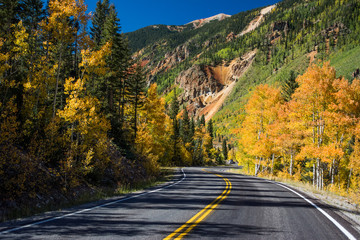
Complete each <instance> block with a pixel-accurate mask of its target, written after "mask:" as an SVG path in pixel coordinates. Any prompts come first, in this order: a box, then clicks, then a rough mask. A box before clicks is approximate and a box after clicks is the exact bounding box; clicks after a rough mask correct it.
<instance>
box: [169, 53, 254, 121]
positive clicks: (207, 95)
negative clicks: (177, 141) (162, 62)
mask: <svg viewBox="0 0 360 240" xmlns="http://www.w3.org/2000/svg"><path fill="white" fill-rule="evenodd" d="M255 53H256V51H252V52H249V53H247V54H245V55H244V56H242V57H241V58H237V59H235V60H233V61H232V62H231V63H230V64H223V65H219V66H216V67H212V66H205V67H203V68H201V67H200V66H199V65H194V66H192V67H191V68H189V69H188V70H185V71H183V72H181V73H180V74H179V76H178V77H177V78H176V79H175V83H176V84H177V85H178V86H179V87H180V88H182V89H183V90H184V92H183V93H182V94H181V95H180V96H179V99H180V103H183V102H187V103H188V111H189V113H190V114H192V115H197V114H199V113H203V114H206V113H208V112H210V110H211V108H209V109H208V110H207V111H206V112H204V111H203V109H205V108H206V107H207V106H208V105H209V104H212V103H213V102H214V100H216V99H217V100H219V96H218V95H219V94H221V95H223V94H224V89H226V88H227V87H228V86H230V85H233V84H232V83H233V82H234V81H236V80H237V79H238V78H239V77H240V76H241V75H242V74H243V73H244V72H245V70H246V69H247V68H248V67H249V66H250V64H251V63H252V60H253V59H254V57H255ZM230 91H231V90H230ZM230 91H229V93H230ZM223 100H225V99H223Z"/></svg>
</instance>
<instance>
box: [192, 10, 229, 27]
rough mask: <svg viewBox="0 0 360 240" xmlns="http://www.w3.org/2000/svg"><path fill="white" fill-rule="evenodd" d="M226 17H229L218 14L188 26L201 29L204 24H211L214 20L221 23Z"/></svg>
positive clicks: (195, 21)
mask: <svg viewBox="0 0 360 240" xmlns="http://www.w3.org/2000/svg"><path fill="white" fill-rule="evenodd" d="M228 17H231V15H227V14H223V13H220V14H218V15H215V16H212V17H209V18H203V19H199V20H194V21H192V22H190V23H188V24H192V25H193V26H194V28H195V29H196V28H199V27H202V26H204V25H205V24H207V23H209V22H211V21H214V20H218V21H222V20H224V19H226V18H228Z"/></svg>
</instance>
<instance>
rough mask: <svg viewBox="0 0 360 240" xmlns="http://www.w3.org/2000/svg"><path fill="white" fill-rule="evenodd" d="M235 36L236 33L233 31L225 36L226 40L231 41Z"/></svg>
mask: <svg viewBox="0 0 360 240" xmlns="http://www.w3.org/2000/svg"><path fill="white" fill-rule="evenodd" d="M235 38H236V35H235V33H234V32H231V33H229V34H228V35H227V36H226V41H227V42H231V41H232V40H234V39H235Z"/></svg>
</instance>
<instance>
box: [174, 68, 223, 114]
mask: <svg viewBox="0 0 360 240" xmlns="http://www.w3.org/2000/svg"><path fill="white" fill-rule="evenodd" d="M175 83H176V84H178V85H179V87H181V88H182V89H184V93H183V94H182V96H181V98H182V101H185V102H192V101H196V102H197V103H198V105H199V107H200V106H201V105H203V104H202V101H201V103H200V101H198V100H195V99H196V98H198V97H200V96H202V95H209V94H212V93H217V92H218V91H220V90H221V89H222V88H223V85H222V84H221V83H219V82H218V81H217V80H216V79H215V78H214V77H213V76H212V75H207V74H206V72H205V71H204V70H203V69H201V68H200V66H199V65H195V66H193V67H191V68H189V69H188V70H186V71H183V72H181V73H180V74H179V76H178V77H177V78H176V80H175Z"/></svg>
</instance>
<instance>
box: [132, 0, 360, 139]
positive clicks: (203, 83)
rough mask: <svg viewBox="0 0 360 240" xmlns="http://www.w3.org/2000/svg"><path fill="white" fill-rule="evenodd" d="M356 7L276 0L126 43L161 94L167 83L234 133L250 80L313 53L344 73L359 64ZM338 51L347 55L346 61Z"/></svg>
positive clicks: (290, 67) (289, 68) (350, 0)
mask: <svg viewBox="0 0 360 240" xmlns="http://www.w3.org/2000/svg"><path fill="white" fill-rule="evenodd" d="M359 9H360V7H359V2H358V1H356V0H347V1H338V0H320V1H315V0H308V1H300V0H284V1H282V2H279V3H278V4H277V5H276V6H268V7H264V8H259V9H254V10H251V11H247V12H242V13H239V14H236V15H234V16H231V17H228V18H226V19H224V20H222V21H211V22H210V23H208V24H206V25H203V26H202V27H200V28H197V29H196V28H193V27H191V26H189V25H185V26H182V27H181V28H182V30H181V31H178V30H176V31H172V32H171V33H170V32H166V31H169V29H168V30H166V31H165V33H164V34H159V35H158V36H157V40H154V41H152V42H151V41H149V44H147V45H142V46H143V47H142V48H141V49H140V45H138V46H136V47H134V48H133V50H134V56H135V57H136V58H137V59H138V60H140V61H142V63H143V65H145V66H146V69H147V71H148V73H147V78H148V81H149V82H157V84H158V86H159V92H162V93H164V94H165V95H167V94H169V93H170V94H171V93H172V89H173V88H174V87H175V86H176V87H177V88H180V89H181V92H182V93H181V94H180V96H179V98H180V100H181V103H182V104H183V105H186V106H187V107H188V110H189V112H191V113H192V114H193V115H194V116H195V117H196V116H200V115H202V114H205V115H206V119H210V118H211V117H213V119H214V120H215V125H216V127H217V134H219V135H227V136H228V138H233V139H234V140H235V139H236V138H237V137H236V132H237V130H236V128H237V126H238V125H239V124H238V123H239V122H241V119H242V117H241V114H242V112H243V108H242V106H243V105H244V103H245V102H246V96H247V94H248V92H249V90H250V89H251V88H253V87H254V86H256V85H257V84H259V83H269V84H273V85H274V84H275V85H281V83H282V82H283V81H284V80H285V79H287V78H288V77H289V76H290V74H291V72H295V74H296V75H299V74H301V73H303V72H304V71H305V69H306V68H307V67H308V66H309V64H310V61H311V62H314V63H317V62H318V61H320V60H321V61H326V60H332V62H334V64H335V66H336V68H337V69H341V70H342V71H341V74H342V75H345V76H347V77H350V78H351V76H352V75H353V72H355V71H356V69H358V68H359V67H360V66H359V64H357V63H358V62H360V59H359V57H358V56H359V55H356V54H354V53H353V52H354V51H357V50H356V48H355V49H354V47H356V46H358V45H359V38H358V37H357V36H358V35H359V32H360V31H359V29H360V26H359V25H360V21H358V19H359V16H360V13H359ZM135 35H136V36H137V38H141V37H143V36H141V34H140V32H137V33H134V35H128V38H129V41H130V43H131V42H132V39H133V38H134V36H135ZM160 35H161V36H160ZM254 50H256V55H255V57H254V59H252V60H251V64H250V65H249V66H247V67H246V68H249V69H248V71H247V72H246V71H243V72H242V73H241V74H240V75H238V76H235V75H232V76H230V77H229V79H232V80H230V81H229V80H227V81H224V80H223V79H222V78H223V77H222V76H223V75H226V74H228V72H227V69H228V68H229V66H230V65H232V64H233V63H234V61H236V59H239V60H244V59H246V57H245V56H247V55H249V54H250V52H253V51H254ZM345 55H347V56H351V59H352V60H351V63H350V64H349V63H347V62H346V61H345V60H344V57H343V56H345ZM350 80H351V79H350ZM229 87H230V88H229ZM232 88H233V90H232V91H231V89H232ZM224 92H225V93H226V94H224ZM226 96H227V97H226ZM218 110H219V111H218Z"/></svg>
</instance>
